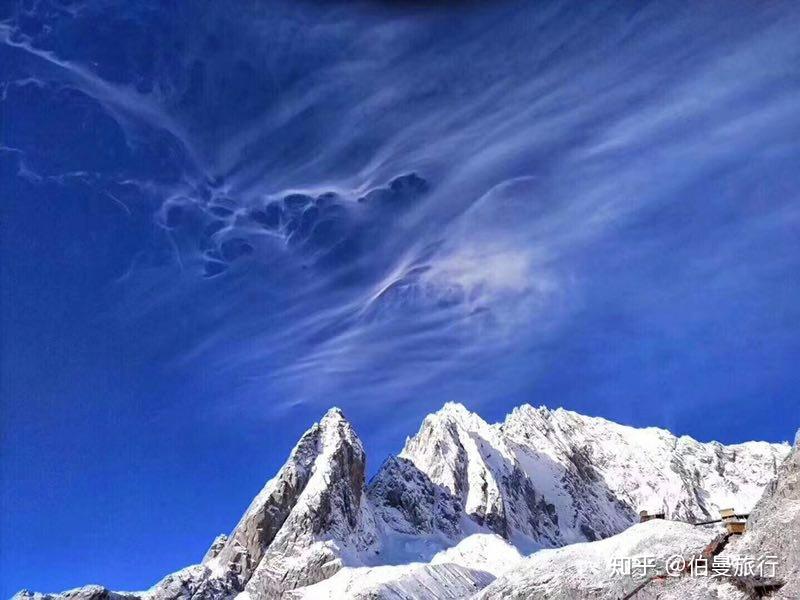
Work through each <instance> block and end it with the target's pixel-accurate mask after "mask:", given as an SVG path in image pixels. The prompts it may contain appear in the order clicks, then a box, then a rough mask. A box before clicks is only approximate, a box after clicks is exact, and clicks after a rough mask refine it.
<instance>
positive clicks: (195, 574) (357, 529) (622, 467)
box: [21, 403, 789, 600]
mask: <svg viewBox="0 0 800 600" xmlns="http://www.w3.org/2000/svg"><path fill="white" fill-rule="evenodd" d="M788 452H789V446H788V445H786V444H768V443H762V442H747V443H744V444H738V445H732V446H723V445H721V444H718V443H715V442H712V443H706V444H704V443H700V442H697V441H695V440H693V439H691V438H688V437H681V438H678V437H675V436H674V435H672V434H670V433H669V432H668V431H665V430H662V429H654V428H649V429H635V428H632V427H626V426H622V425H618V424H616V423H612V422H610V421H607V420H604V419H600V418H595V417H586V416H583V415H579V414H577V413H574V412H570V411H566V410H562V409H558V410H549V409H546V408H533V407H530V406H523V407H520V408H517V409H515V410H514V411H513V412H512V413H511V414H510V415H508V416H507V417H506V419H505V420H504V421H503V422H502V423H498V424H491V425H490V424H488V423H487V422H485V421H484V420H483V419H481V418H480V417H479V416H478V415H476V414H474V413H471V412H470V411H468V410H467V409H466V408H464V407H463V406H461V405H459V404H454V403H448V404H446V405H445V406H444V407H443V408H442V409H441V410H439V411H438V412H436V413H434V414H431V415H429V416H428V417H426V418H425V420H424V422H423V423H422V426H421V428H420V430H419V432H418V433H417V434H416V435H415V436H413V437H411V438H409V439H408V440H407V441H406V444H405V447H404V448H403V450H402V451H401V452H400V454H399V455H398V456H396V457H390V458H389V459H388V460H386V461H385V462H384V463H383V465H382V466H381V468H380V469H379V470H378V472H377V474H376V475H375V476H374V477H373V478H372V480H371V481H370V482H369V483H367V482H366V480H365V473H366V456H365V453H364V449H363V447H362V445H361V442H360V440H359V439H358V436H357V435H356V433H355V431H354V430H353V428H352V427H351V425H350V423H349V422H348V421H347V420H346V419H345V417H344V415H343V414H342V412H341V411H340V410H338V409H331V410H330V411H328V413H327V414H326V415H325V416H324V417H323V418H322V420H321V421H320V422H319V423H316V424H314V425H313V426H312V427H311V428H310V429H309V430H308V431H307V432H306V433H305V434H304V435H303V436H302V438H301V439H300V441H299V442H298V443H297V445H296V446H295V448H294V449H293V450H292V452H291V454H290V456H289V458H288V460H287V462H286V463H285V464H284V465H283V467H282V468H281V469H280V470H279V472H278V473H277V474H276V475H275V477H273V478H272V479H271V480H270V481H268V482H267V484H266V485H265V486H264V488H263V489H262V490H261V492H260V493H259V494H258V495H257V496H256V497H255V499H254V500H253V502H252V503H251V505H250V507H249V508H248V509H247V511H246V512H245V514H244V516H243V517H242V518H241V520H240V521H239V523H238V524H237V526H236V527H235V528H234V530H233V532H231V534H230V535H227V536H225V535H222V536H219V537H217V538H216V539H215V540H214V542H213V543H212V544H211V547H210V549H209V550H208V552H207V553H206V556H205V557H204V559H203V561H202V562H201V563H200V564H197V565H193V566H191V567H187V568H186V569H183V570H181V571H178V572H177V573H173V574H171V575H169V576H167V577H166V578H164V579H163V580H162V581H161V582H159V583H158V584H156V585H155V586H154V587H153V588H151V589H150V590H148V591H146V592H141V593H136V594H125V595H124V596H125V599H124V600H183V599H187V600H188V599H190V598H191V599H194V600H228V599H232V598H234V597H235V596H239V600H248V599H249V600H262V599H273V598H336V597H348V598H466V597H469V596H471V595H473V594H474V593H476V592H478V591H479V590H481V589H482V588H484V587H486V586H487V585H488V584H490V583H491V582H492V581H493V580H494V579H495V578H496V577H498V576H500V575H502V574H503V572H504V571H505V570H506V569H509V568H511V567H513V566H514V565H515V564H517V563H519V561H520V556H521V555H520V554H519V552H520V551H521V552H523V553H528V552H530V551H531V550H534V549H539V548H554V547H560V546H564V545H567V544H573V543H576V542H592V541H593V540H599V539H601V538H608V537H609V536H613V535H615V534H619V533H620V532H623V531H624V530H626V529H628V528H629V527H630V526H631V525H632V524H634V523H635V522H636V521H637V511H638V510H639V509H642V508H645V509H648V510H660V511H664V512H665V513H667V516H668V517H669V518H673V519H675V520H680V521H689V522H693V521H696V520H704V519H707V518H709V517H713V516H715V515H716V514H717V512H718V510H719V509H720V508H726V507H734V508H736V509H737V511H742V512H746V511H749V510H750V509H751V508H752V507H753V505H754V504H755V503H756V501H757V500H758V499H759V497H760V496H761V493H762V490H763V489H764V487H765V486H767V484H768V483H769V482H770V481H771V480H772V479H773V478H774V476H775V474H776V472H777V470H778V465H780V464H781V463H782V462H783V459H784V458H785V457H786V455H787V454H788ZM679 525H680V524H679ZM655 527H656V528H658V527H659V526H655ZM686 527H689V526H688V525H687V526H686ZM637 528H639V529H641V526H637V527H636V528H634V531H636V530H637ZM678 528H680V527H678ZM690 529H692V530H693V531H695V532H697V531H699V530H696V529H694V528H690ZM647 531H649V529H648V530H647ZM654 531H655V530H654ZM659 531H660V530H659ZM670 531H671V530H670ZM676 531H677V530H676ZM687 531H688V530H687ZM673 533H674V532H673ZM679 533H680V532H678V534H679ZM667 534H669V535H672V533H669V532H667ZM629 535H630V534H629ZM665 535H666V534H665ZM676 535H677V534H676ZM693 535H694V536H695V537H698V535H700V534H693ZM645 537H646V536H645ZM701 537H702V536H701ZM687 539H688V538H687ZM692 539H693V538H692ZM702 541H705V538H704V539H703V540H700V541H699V542H702ZM699 542H698V543H699ZM595 543H600V542H595ZM589 546H591V544H589ZM534 556H536V555H534ZM529 560H530V559H529ZM501 579H502V578H501ZM487 589H491V588H487ZM115 594H116V595H115ZM342 594H344V596H342ZM30 595H31V594H29V593H27V592H24V593H22V594H21V598H22V597H28V596H30ZM36 596H37V597H39V598H42V597H41V596H40V595H36ZM63 596H64V597H69V598H70V599H72V600H120V598H121V595H120V594H117V593H114V592H109V591H108V590H106V589H105V588H101V587H98V586H89V587H86V588H80V589H79V590H73V591H72V592H65V593H64V594H63ZM118 596H119V597H118ZM45 600H46V598H45Z"/></svg>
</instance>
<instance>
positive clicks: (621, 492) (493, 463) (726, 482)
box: [373, 403, 789, 548]
mask: <svg viewBox="0 0 800 600" xmlns="http://www.w3.org/2000/svg"><path fill="white" fill-rule="evenodd" d="M788 450H789V447H788V445H775V444H767V443H763V442H747V443H744V444H737V445H731V446H723V445H722V444H718V443H716V442H711V443H706V444H704V443H700V442H697V441H696V440H693V439H692V438H689V437H685V436H684V437H680V438H679V437H676V436H674V435H672V434H671V433H670V432H668V431H666V430H663V429H656V428H648V429H635V428H632V427H626V426H623V425H618V424H616V423H612V422H610V421H607V420H605V419H601V418H596V417H586V416H583V415H580V414H578V413H575V412H571V411H567V410H563V409H558V410H549V409H547V408H544V407H541V408H533V407H531V406H527V405H526V406H522V407H519V408H516V409H514V411H513V412H512V413H511V414H510V415H508V416H507V417H506V419H505V421H504V422H503V423H499V424H495V425H489V424H488V423H486V422H485V421H484V420H483V419H481V418H480V417H479V416H477V415H476V414H474V413H471V412H469V411H468V410H466V409H465V408H464V407H463V406H461V405H460V404H453V403H448V404H446V405H445V406H444V408H442V409H441V410H440V411H438V412H437V413H434V414H432V415H429V416H428V417H427V418H426V419H425V421H424V422H423V424H422V427H421V428H420V430H419V432H418V433H417V435H415V436H414V437H413V438H411V439H409V440H408V441H407V442H406V445H405V448H404V449H403V451H402V452H401V453H400V459H405V460H407V461H409V462H410V463H411V464H413V466H414V467H416V468H417V469H418V470H419V471H420V472H421V473H422V474H424V475H425V476H427V478H429V479H430V481H431V483H432V484H433V485H435V486H440V487H441V488H443V489H445V490H446V491H447V492H448V494H449V495H450V497H452V498H455V499H456V500H457V501H458V502H459V503H460V505H461V507H463V513H464V514H466V515H468V516H469V517H470V518H471V519H472V520H473V521H474V522H475V523H477V524H478V525H482V526H484V527H486V528H488V529H489V530H491V531H494V532H495V533H498V534H500V535H501V536H503V537H505V538H507V539H509V540H511V541H513V542H514V543H515V544H516V545H518V546H519V547H521V548H532V547H551V546H562V545H564V544H570V543H574V542H581V541H592V540H595V539H600V538H604V537H608V536H609V535H613V534H615V533H618V532H620V531H622V530H623V529H624V528H626V527H628V526H630V525H631V524H633V523H634V522H636V521H637V520H638V511H639V510H643V509H644V510H648V511H650V512H653V511H656V512H664V513H666V516H667V517H668V518H673V519H677V520H683V521H689V522H695V521H701V520H707V519H710V518H714V517H715V516H716V515H717V514H718V511H719V509H721V508H728V507H732V508H735V509H736V510H737V511H741V512H747V511H749V510H750V509H751V508H752V507H753V505H754V504H755V502H756V501H757V500H758V498H759V497H760V495H761V491H762V490H763V489H764V486H765V485H767V483H769V481H770V480H771V479H772V478H773V477H774V475H775V472H776V470H777V467H778V464H780V462H781V461H782V460H783V458H784V457H785V456H786V454H787V453H788ZM390 468H392V469H394V468H395V467H394V466H392V467H390ZM380 478H381V474H380V473H379V475H378V477H377V478H376V481H380ZM373 485H375V483H373ZM448 514H449V513H448ZM452 522H454V519H453V518H452V517H451V518H450V519H448V520H445V522H444V523H443V525H444V526H445V528H444V530H445V531H448V530H449V527H448V525H449V524H450V523H452ZM438 523H442V521H441V519H439V520H438Z"/></svg>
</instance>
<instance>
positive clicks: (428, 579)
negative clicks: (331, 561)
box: [291, 534, 522, 600]
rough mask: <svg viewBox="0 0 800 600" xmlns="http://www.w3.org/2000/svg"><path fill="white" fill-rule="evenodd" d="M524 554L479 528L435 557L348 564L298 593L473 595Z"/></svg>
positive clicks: (410, 598) (357, 599) (412, 599)
mask: <svg viewBox="0 0 800 600" xmlns="http://www.w3.org/2000/svg"><path fill="white" fill-rule="evenodd" d="M521 560H522V555H521V554H520V553H519V551H517V549H516V548H514V546H512V545H511V544H509V543H508V542H506V541H505V540H504V539H503V538H501V537H499V536H497V535H492V534H475V535H472V536H470V537H468V538H466V539H464V540H463V541H462V542H460V543H459V544H458V545H456V546H454V547H452V548H449V549H447V550H444V551H442V552H439V553H437V554H436V555H435V556H434V557H433V559H432V560H431V561H430V563H410V564H405V565H384V566H380V567H371V568H370V567H360V568H353V569H351V568H345V569H342V570H341V571H339V572H338V573H336V575H334V576H333V577H331V578H330V579H326V580H325V581H323V582H321V583H318V584H316V585H313V586H310V587H307V588H303V589H300V590H297V592H295V594H293V595H292V596H291V597H292V598H298V599H299V598H303V599H304V600H314V599H317V598H319V599H323V598H328V599H331V600H335V599H337V598H351V599H353V600H367V599H371V598H382V599H386V600H389V599H396V600H425V599H427V598H441V599H448V600H450V599H457V598H467V597H470V596H472V595H473V594H474V593H475V592H477V591H478V590H480V589H482V588H483V587H485V586H486V585H488V584H489V583H490V582H491V581H493V580H494V578H495V577H497V576H498V575H500V574H502V573H503V572H505V571H507V570H508V569H510V568H512V567H513V566H514V565H516V564H517V563H519V562H520V561H521Z"/></svg>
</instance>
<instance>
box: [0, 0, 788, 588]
mask: <svg viewBox="0 0 800 600" xmlns="http://www.w3.org/2000/svg"><path fill="white" fill-rule="evenodd" d="M222 4H225V6H222ZM4 6H5V8H3V9H1V10H2V14H0V20H2V23H0V75H1V76H2V88H1V89H0V92H1V95H0V98H1V99H2V113H1V115H0V116H2V129H1V130H0V135H2V139H0V191H2V224H1V226H2V248H1V250H2V281H1V283H2V307H1V311H0V316H1V317H2V357H1V358H2V360H1V361H0V368H1V369H2V371H1V375H2V379H0V386H2V387H1V389H0V391H2V455H0V469H1V470H0V476H2V511H1V514H2V516H0V519H2V531H0V534H1V538H2V539H0V579H2V586H1V588H0V593H1V594H2V595H3V596H4V597H8V596H10V595H11V594H13V593H14V592H15V591H17V590H18V589H19V588H22V587H27V588H31V589H36V590H40V591H57V590H60V589H65V588H69V587H74V586H78V585H81V584H86V583H103V584H105V585H108V586H110V587H113V588H116V589H141V588H144V587H147V586H149V585H151V584H152V583H154V582H155V581H156V580H158V579H159V578H160V577H161V576H162V575H164V574H166V573H168V572H170V571H172V570H175V569H178V568H180V567H183V566H185V565H187V564H190V563H192V562H195V561H197V560H199V559H200V558H201V556H202V555H203V553H204V551H205V549H206V548H207V546H208V545H209V543H210V542H211V540H212V539H213V537H214V536H215V535H216V534H217V533H219V532H224V531H229V530H230V529H231V528H232V526H233V525H234V524H235V522H236V521H237V519H238V517H239V516H240V514H241V512H242V510H243V509H244V508H245V507H246V505H247V503H248V502H249V500H250V498H251V497H252V496H253V495H254V494H255V493H256V492H257V491H258V489H260V487H261V485H262V484H263V483H264V482H265V481H266V480H267V479H268V478H269V477H270V476H271V475H272V474H273V473H274V472H275V470H276V469H277V468H278V467H279V466H280V464H281V463H282V461H283V460H284V459H285V456H286V455H287V453H288V451H289V450H290V448H291V446H292V445H293V443H294V442H295V441H296V439H297V438H298V437H299V435H300V434H301V433H302V431H304V430H305V429H306V428H307V427H308V426H309V425H310V423H312V422H313V421H314V420H316V419H317V418H319V416H320V415H321V414H322V413H323V412H324V411H325V410H326V409H327V408H328V407H329V406H331V405H334V404H335V405H339V406H341V407H342V408H343V409H344V411H345V413H346V414H347V416H348V417H349V418H350V419H351V420H352V421H353V422H354V424H355V426H356V428H357V430H358V431H359V433H360V434H361V436H362V439H363V440H364V443H365V445H366V447H367V450H368V454H369V457H370V461H371V462H370V470H371V471H374V470H375V469H376V468H377V466H378V465H379V464H380V462H381V461H382V460H383V458H384V457H385V456H386V455H387V454H388V453H389V452H396V451H397V450H398V449H399V448H400V447H401V446H402V443H403V440H404V438H405V436H406V435H408V434H410V433H413V432H414V431H415V430H416V428H417V427H418V425H419V422H420V421H421V419H422V417H423V416H424V415H425V414H426V413H428V412H430V411H433V410H435V409H437V408H438V407H440V406H441V404H442V403H444V402H445V401H447V400H457V401H460V402H463V403H464V404H466V405H467V406H468V407H470V408H472V409H474V410H476V411H478V412H479V413H480V414H482V415H483V416H484V417H485V418H487V419H489V420H499V419H501V418H502V416H503V415H504V414H505V413H506V412H507V411H508V410H509V409H510V408H511V407H513V406H514V405H517V404H520V403H523V402H528V403H531V404H536V405H539V404H544V405H547V406H551V407H557V406H564V407H567V408H570V409H574V410H578V411H582V412H584V413H587V414H592V415H601V416H605V417H608V418H611V419H614V420H617V421H620V422H622V423H628V424H633V425H658V426H662V427H667V428H669V429H671V430H672V431H674V432H675V433H678V434H688V435H692V436H694V437H696V438H698V439H700V440H711V439H717V440H720V441H722V442H736V441H743V440H747V439H766V440H771V441H780V440H787V439H790V438H791V437H792V436H793V433H794V431H795V429H796V428H797V426H798V425H799V424H800V404H798V389H800V371H799V370H798V368H797V365H798V364H800V336H799V335H798V325H800V277H798V273H800V202H799V201H800V198H798V195H799V194H800V192H799V191H798V190H800V170H798V160H799V159H800V110H798V107H800V70H798V65H799V64H800V37H798V35H797V32H798V31H800V9H798V5H797V4H796V3H794V2H788V1H786V2H780V1H777V2H768V3H767V2H730V1H724V2H723V1H721V0H720V1H711V2H703V3H697V2H688V1H686V2H627V3H622V2H617V3H612V2H592V3H578V2H543V3H528V4H523V3H520V4H515V3H497V2H492V3H473V4H469V5H468V6H466V7H465V6H458V5H457V4H456V3H446V4H443V5H442V6H441V7H440V8H427V9H423V8H420V7H418V6H416V5H415V4H413V3H412V4H405V3H399V4H398V3H386V4H381V3H378V2H370V3H361V4H359V3H347V4H341V5H340V4H333V3H309V2H297V1H291V2H281V3H278V2H258V3H253V2H229V3H211V2H178V1H175V2H120V1H102V2H86V3H84V2H79V1H76V2H66V1H65V2H57V1H55V0H39V1H36V2H15V3H10V4H6V5H4ZM410 173H416V174H417V177H410V176H407V175H408V174H410ZM404 175H405V176H406V177H401V176H404ZM398 177H401V178H400V179H397V178H398ZM393 181H394V184H392V183H391V182H393ZM290 194H302V195H301V196H290V198H289V199H288V200H286V201H285V200H284V198H285V197H286V196H288V195H290ZM323 194H327V195H325V196H323V197H322V199H319V200H313V201H312V198H317V197H319V196H322V195H323ZM360 199H362V200H361V201H359V200H360ZM306 204H308V205H309V207H306V208H304V209H303V208H302V206H305V205H306ZM311 204H313V205H314V206H313V208H311V207H310V205H311ZM301 205H302V206H301ZM298 207H299V208H298ZM301 210H304V211H305V212H302V214H301V213H300V211H301ZM278 213H280V214H281V215H282V216H280V223H281V224H280V226H278V227H275V226H273V224H272V219H273V218H275V216H276V215H278Z"/></svg>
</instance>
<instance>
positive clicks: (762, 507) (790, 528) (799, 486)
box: [741, 440, 800, 600]
mask: <svg viewBox="0 0 800 600" xmlns="http://www.w3.org/2000/svg"><path fill="white" fill-rule="evenodd" d="M798 441H800V440H798ZM741 546H742V548H743V552H742V553H745V554H748V555H750V556H753V557H756V558H760V557H764V556H767V555H770V554H771V555H774V556H777V557H779V562H778V566H777V568H776V573H775V574H776V576H777V578H778V579H780V580H782V581H783V582H784V586H783V587H782V588H781V589H780V590H779V591H778V592H777V593H776V594H775V596H774V597H775V598H784V599H785V600H790V599H797V598H800V445H798V444H797V443H796V444H795V447H794V448H793V449H792V452H791V454H790V455H789V457H788V458H787V459H786V461H785V462H784V463H783V464H782V465H781V467H780V469H779V470H778V476H777V477H776V478H775V480H774V481H772V482H771V483H770V484H769V485H768V486H767V488H766V490H765V491H764V495H763V497H762V498H761V500H759V502H758V504H756V507H755V508H754V509H753V512H752V513H751V514H750V518H749V519H748V520H747V531H746V532H745V535H744V536H743V538H742V543H741Z"/></svg>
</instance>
